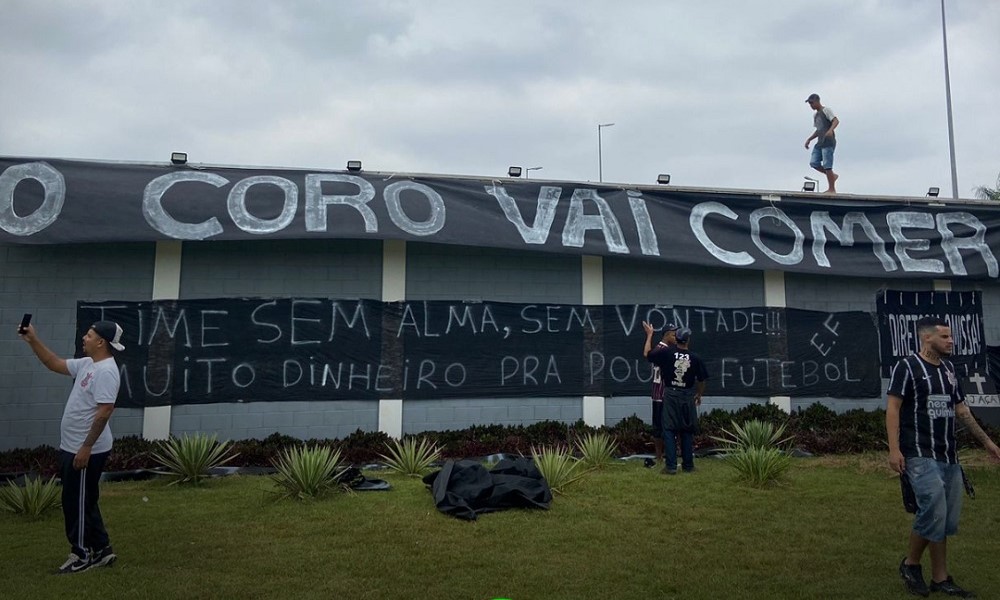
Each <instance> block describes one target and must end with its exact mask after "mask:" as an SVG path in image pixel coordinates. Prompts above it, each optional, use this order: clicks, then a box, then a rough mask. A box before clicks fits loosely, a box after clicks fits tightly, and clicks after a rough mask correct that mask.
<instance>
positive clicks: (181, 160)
mask: <svg viewBox="0 0 1000 600" xmlns="http://www.w3.org/2000/svg"><path fill="white" fill-rule="evenodd" d="M187 161H188V155H187V152H171V153H170V162H172V163H174V164H175V165H186V164H187Z"/></svg>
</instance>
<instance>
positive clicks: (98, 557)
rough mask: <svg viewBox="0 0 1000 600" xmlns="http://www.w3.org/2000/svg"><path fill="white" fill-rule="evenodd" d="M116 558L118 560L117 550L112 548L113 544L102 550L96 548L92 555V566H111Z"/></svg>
mask: <svg viewBox="0 0 1000 600" xmlns="http://www.w3.org/2000/svg"><path fill="white" fill-rule="evenodd" d="M116 560H118V556H117V555H115V551H114V550H112V549H111V546H105V547H104V548H102V549H101V550H95V551H94V552H93V553H92V554H91V555H90V566H92V567H110V566H111V565H113V564H114V562H115V561H116Z"/></svg>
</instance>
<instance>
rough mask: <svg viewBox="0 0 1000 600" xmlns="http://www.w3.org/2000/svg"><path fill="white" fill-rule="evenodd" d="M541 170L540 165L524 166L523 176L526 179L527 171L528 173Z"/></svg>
mask: <svg viewBox="0 0 1000 600" xmlns="http://www.w3.org/2000/svg"><path fill="white" fill-rule="evenodd" d="M541 170H542V168H541V167H525V168H524V178H525V179H527V178H528V173H530V172H531V171H541Z"/></svg>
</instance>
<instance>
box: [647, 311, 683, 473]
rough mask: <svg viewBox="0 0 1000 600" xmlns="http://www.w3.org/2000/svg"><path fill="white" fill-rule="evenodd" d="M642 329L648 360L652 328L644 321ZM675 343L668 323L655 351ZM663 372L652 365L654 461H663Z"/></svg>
mask: <svg viewBox="0 0 1000 600" xmlns="http://www.w3.org/2000/svg"><path fill="white" fill-rule="evenodd" d="M642 328H643V329H645V330H646V344H645V346H643V348H642V356H643V358H648V357H649V353H650V352H651V351H652V350H653V326H652V325H650V324H649V323H647V322H646V321H643V322H642ZM676 342H677V326H676V325H674V324H673V323H668V324H667V326H666V327H665V328H664V329H663V339H661V340H660V341H659V342H658V343H657V344H656V349H657V350H658V349H660V348H666V347H668V346H673V345H674V344H675V343H676ZM663 385H664V382H663V372H662V371H660V367H658V366H656V365H653V391H652V393H651V394H650V396H651V397H652V399H653V448H654V449H655V450H656V460H657V461H660V460H662V459H663Z"/></svg>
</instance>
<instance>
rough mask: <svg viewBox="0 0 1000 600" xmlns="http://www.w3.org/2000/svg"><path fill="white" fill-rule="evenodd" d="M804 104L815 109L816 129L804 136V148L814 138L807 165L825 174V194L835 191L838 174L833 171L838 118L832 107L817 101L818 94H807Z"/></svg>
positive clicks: (807, 147)
mask: <svg viewBox="0 0 1000 600" xmlns="http://www.w3.org/2000/svg"><path fill="white" fill-rule="evenodd" d="M806 104H808V105H809V107H810V108H812V109H813V110H815V111H816V114H815V115H813V125H814V126H815V127H816V130H815V131H813V133H812V135H810V136H809V137H807V138H806V150H808V149H809V142H811V141H813V140H816V146H815V147H814V148H813V150H812V157H811V158H810V159H809V166H810V167H812V168H814V169H816V170H817V171H819V172H820V173H822V174H823V175H826V182H827V185H828V186H829V187H828V188H827V190H826V193H827V194H836V193H837V185H836V183H837V179H839V178H840V175H837V174H836V173H834V172H833V152H834V150H836V149H837V136H836V135H835V134H834V132H833V131H834V130H835V129H836V128H837V126H838V125H840V119H838V118H837V115H835V114H833V109H831V108H830V107H829V106H823V105H822V104H820V102H819V94H809V97H808V98H806Z"/></svg>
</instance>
